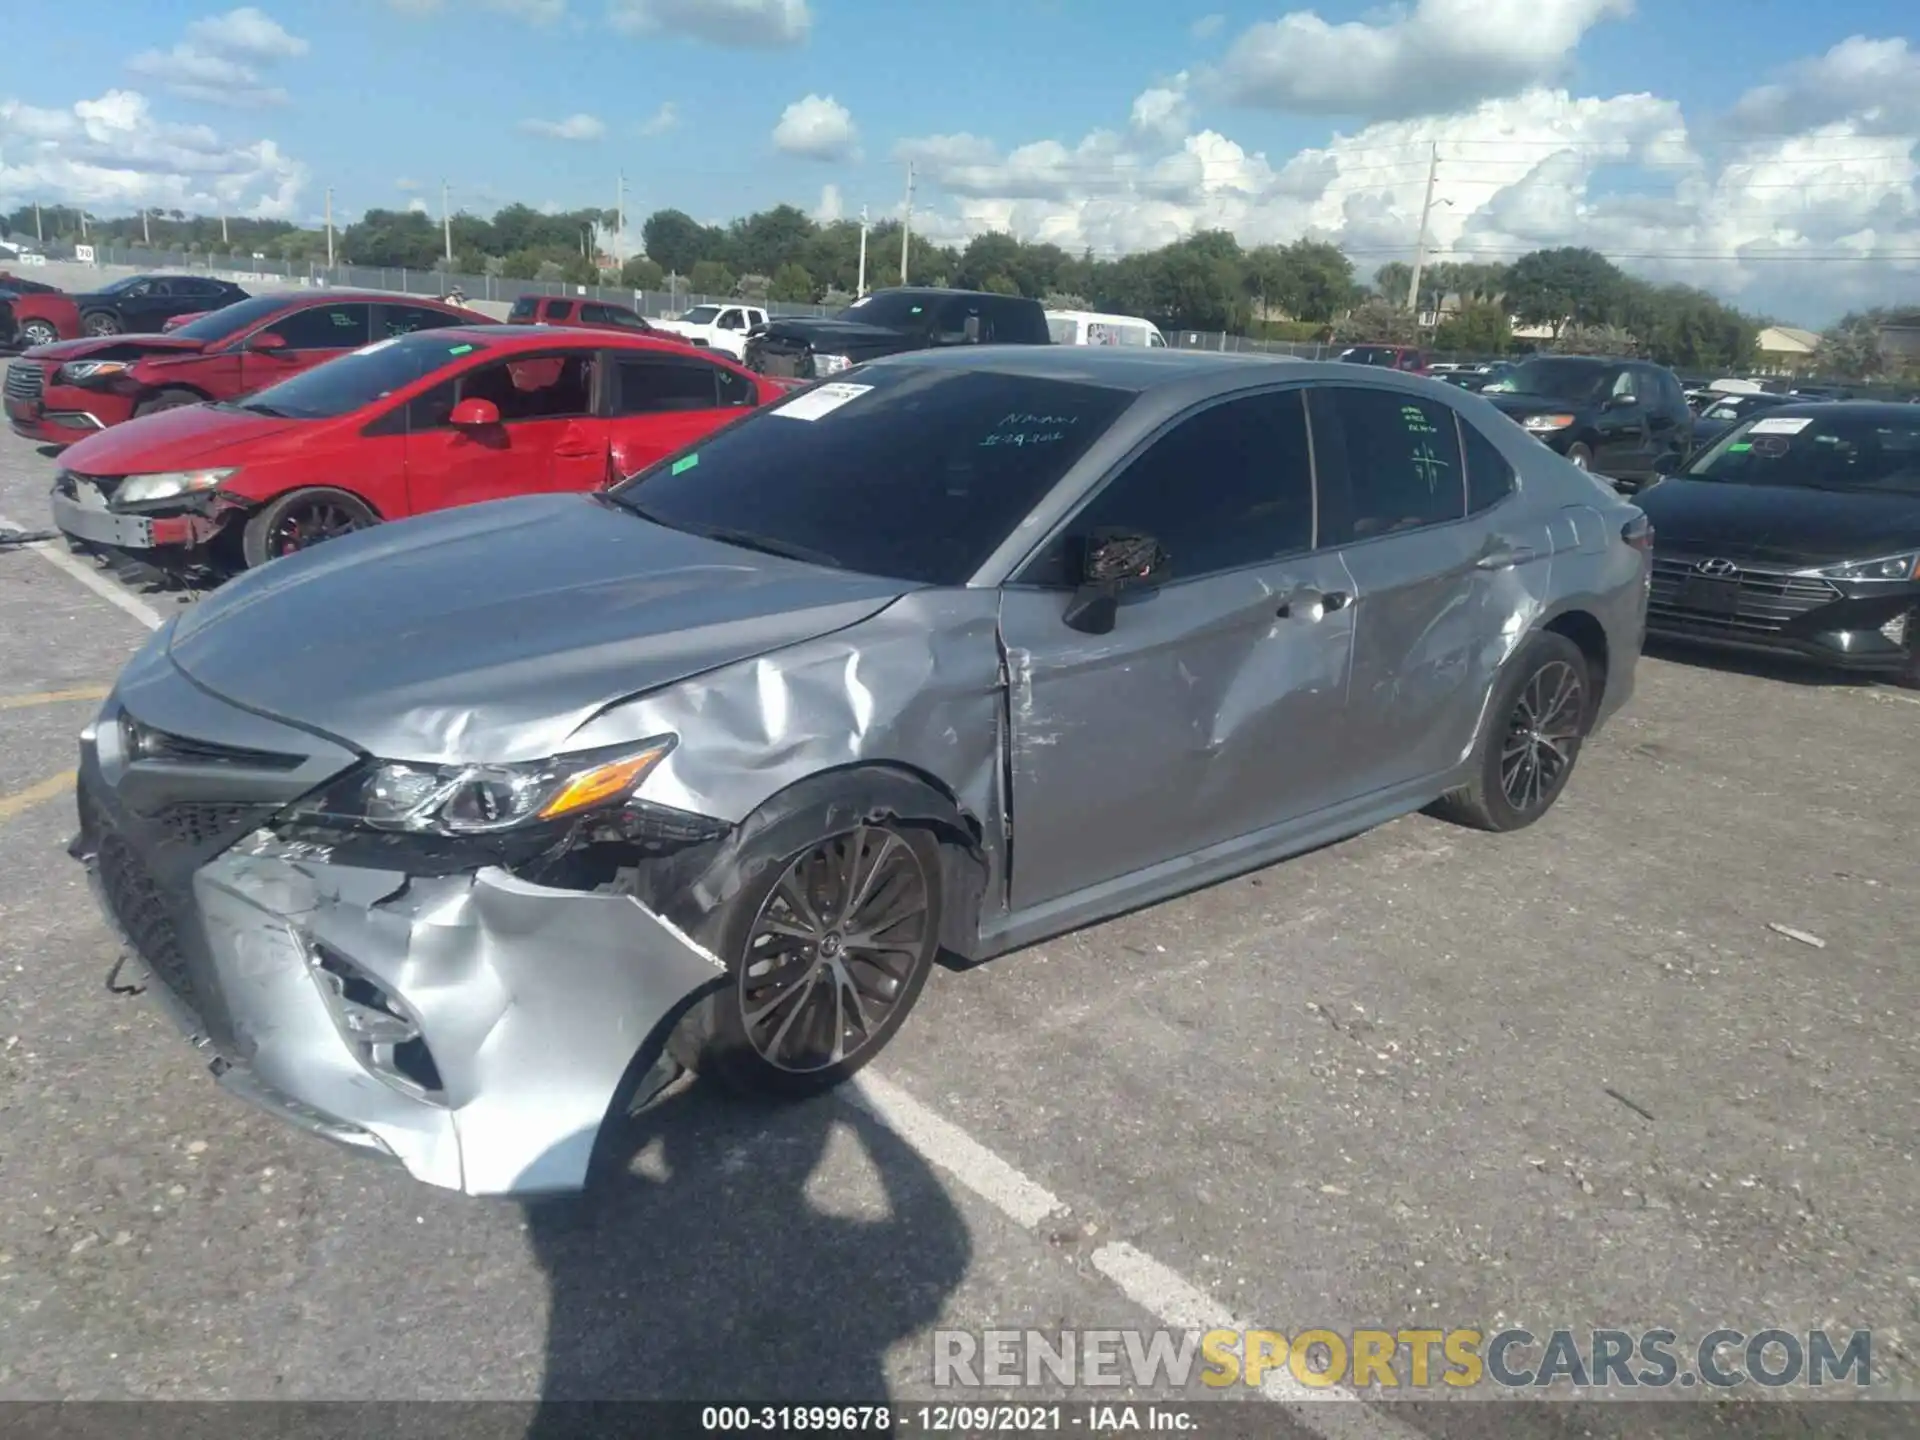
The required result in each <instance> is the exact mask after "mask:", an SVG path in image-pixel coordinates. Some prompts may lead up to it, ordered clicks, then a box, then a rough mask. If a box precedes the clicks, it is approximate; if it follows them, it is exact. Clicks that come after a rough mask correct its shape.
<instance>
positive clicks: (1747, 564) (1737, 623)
mask: <svg viewBox="0 0 1920 1440" xmlns="http://www.w3.org/2000/svg"><path fill="white" fill-rule="evenodd" d="M1634 498H1635V501H1636V502H1637V503H1638V504H1639V505H1641V506H1642V507H1643V508H1644V509H1645V510H1646V512H1647V514H1648V515H1649V516H1650V517H1651V518H1652V520H1653V523H1654V526H1655V528H1656V531H1657V539H1656V540H1655V542H1654V567H1653V595H1652V601H1651V609H1650V610H1649V612H1648V621H1647V627H1648V630H1649V631H1650V632H1651V633H1653V634H1657V635H1666V636H1672V637H1675V638H1679V639H1688V640H1707V641H1713V642H1717V643H1721V644H1732V645H1736V646H1743V647H1759V648H1763V649H1768V650H1777V651H1787V652H1791V653H1794V654H1798V655H1803V656H1807V657H1810V658H1812V659H1815V660H1818V661H1820V662H1822V663H1823V664H1826V665H1831V666H1834V667H1836V668H1840V669H1847V670H1860V671H1875V672H1880V673H1884V674H1888V675H1890V676H1892V677H1894V678H1896V679H1898V680H1900V681H1901V682H1902V683H1904V684H1906V685H1909V686H1920V413H1916V412H1915V411H1914V409H1913V407H1912V406H1910V405H1899V404H1893V403H1889V402H1876V401H1865V400H1857V401H1847V400H1842V401H1830V400H1823V401H1813V402H1801V401H1795V402H1793V403H1790V404H1786V405H1781V406H1777V407H1775V408H1773V409H1770V410H1766V411H1763V412H1762V413H1760V414H1758V415H1754V416H1750V417H1748V418H1747V419H1745V420H1742V421H1740V422H1739V423H1738V424H1736V425H1735V426H1734V427H1733V428H1732V429H1731V430H1729V431H1728V432H1727V433H1726V434H1725V435H1723V436H1721V438H1720V439H1719V441H1718V442H1717V443H1716V444H1714V445H1713V447H1712V448H1711V449H1709V450H1706V451H1705V452H1703V453H1702V454H1701V455H1700V456H1699V458H1697V459H1696V460H1695V461H1694V462H1693V463H1692V464H1691V465H1690V466H1688V467H1687V468H1686V469H1685V470H1683V471H1681V472H1680V473H1679V474H1677V475H1672V476H1668V477H1666V478H1665V479H1662V480H1660V481H1659V482H1658V483H1656V484H1654V485H1652V486H1649V487H1648V488H1647V489H1645V490H1642V491H1641V492H1640V493H1639V494H1638V495H1637V496H1635V497H1634Z"/></svg>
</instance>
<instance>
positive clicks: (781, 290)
mask: <svg viewBox="0 0 1920 1440" xmlns="http://www.w3.org/2000/svg"><path fill="white" fill-rule="evenodd" d="M767 298H768V299H769V300H783V301H786V302H787V303H789V304H794V305H810V304H812V303H813V276H811V275H809V274H808V273H807V272H806V268H805V267H804V266H800V265H795V264H794V263H793V262H792V261H788V262H787V263H786V264H785V265H782V266H781V267H780V268H779V269H778V270H776V271H774V272H773V284H772V285H770V286H768V287H767Z"/></svg>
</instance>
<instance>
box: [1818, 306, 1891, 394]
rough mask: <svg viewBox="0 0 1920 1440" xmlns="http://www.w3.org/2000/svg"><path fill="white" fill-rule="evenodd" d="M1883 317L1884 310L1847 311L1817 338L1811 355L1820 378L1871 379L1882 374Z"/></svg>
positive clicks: (1884, 319) (1883, 352)
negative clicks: (1830, 376)
mask: <svg viewBox="0 0 1920 1440" xmlns="http://www.w3.org/2000/svg"><path fill="white" fill-rule="evenodd" d="M1886 318H1887V312H1886V311H1885V310H1884V309H1878V308H1876V309H1872V310H1866V311H1848V312H1847V313H1846V314H1845V315H1843V316H1841V317H1840V319H1839V320H1838V321H1837V322H1835V323H1834V324H1833V325H1831V326H1829V327H1828V328H1827V330H1826V331H1825V332H1824V333H1823V334H1822V335H1821V336H1820V347H1819V349H1818V350H1816V351H1815V352H1814V364H1815V368H1816V369H1817V370H1818V371H1819V373H1820V374H1822V375H1833V376H1837V377H1838V378H1840V379H1842V380H1872V379H1874V378H1876V377H1877V376H1879V375H1880V374H1882V373H1883V372H1884V371H1885V370H1886V369H1887V356H1886V351H1885V349H1884V348H1883V347H1882V345H1881V340H1880V327H1881V326H1882V325H1883V324H1884V323H1885V322H1886Z"/></svg>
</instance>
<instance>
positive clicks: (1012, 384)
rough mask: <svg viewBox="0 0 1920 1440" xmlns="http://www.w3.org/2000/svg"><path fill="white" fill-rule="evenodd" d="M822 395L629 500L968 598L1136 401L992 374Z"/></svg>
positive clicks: (839, 386)
mask: <svg viewBox="0 0 1920 1440" xmlns="http://www.w3.org/2000/svg"><path fill="white" fill-rule="evenodd" d="M860 374H861V382H860V383H858V384H853V383H848V382H829V383H825V384H817V385H812V386H809V387H807V388H806V389H805V390H801V391H799V392H797V393H795V394H794V395H792V396H790V397H788V398H786V399H784V400H782V401H780V402H779V403H778V404H776V405H772V406H769V407H768V408H767V409H765V410H762V411H759V412H758V413H756V414H753V415H750V416H748V417H747V418H746V419H744V420H742V421H740V422H739V423H737V424H735V425H731V426H729V427H728V428H726V429H725V430H722V431H720V432H718V433H717V434H714V435H711V436H709V437H708V438H707V439H706V441H705V442H704V443H703V444H701V445H699V446H697V447H695V448H693V449H689V450H686V451H683V452H682V453H681V454H679V455H678V456H670V457H668V458H667V459H665V460H662V461H661V462H659V463H658V464H657V465H654V466H653V467H651V468H650V469H647V470H643V471H641V472H640V473H639V474H637V475H635V476H634V477H632V478H631V479H630V480H628V481H626V482H625V483H624V484H622V485H619V486H617V487H615V489H614V490H613V491H612V495H613V497H614V499H615V500H616V501H617V502H618V503H620V504H622V505H625V506H627V507H628V508H630V509H632V510H634V511H636V512H637V513H639V514H641V515H643V516H645V517H646V518H647V519H649V520H652V521H654V522H656V523H658V524H661V525H668V526H671V527H673V528H674V529H678V530H687V531H690V532H692V533H694V534H696V535H710V536H713V537H714V538H716V539H723V540H728V541H730V542H732V543H735V544H740V545H744V546H746V547H747V548H750V549H760V550H766V551H770V552H772V553H774V554H780V555H788V556H792V557H794V558H799V559H806V560H811V561H814V562H816V563H818V564H823V565H832V566H835V567H837V568H840V569H844V570H855V571H859V572H861V573H862V574H868V575H885V576H889V577H892V578H895V579H900V580H909V581H914V582H917V583H921V584H927V585H961V584H964V583H966V581H967V580H968V579H969V578H970V577H971V576H972V575H973V573H974V572H975V571H976V570H978V569H979V568H980V565H981V564H982V563H983V562H984V561H985V560H986V558H987V557H988V556H989V555H991V554H992V553H993V551H994V550H995V549H996V548H997V547H998V546H999V545H1000V544H1001V543H1002V542H1004V541H1005V540H1006V538H1007V537H1008V536H1009V535H1010V534H1012V533H1013V530H1014V528H1015V527H1016V526H1018V525H1019V524H1020V522H1021V521H1022V520H1024V519H1025V518H1026V517H1027V513H1028V512H1029V511H1030V510H1031V509H1032V508H1033V506H1034V505H1035V504H1036V503H1037V502H1038V501H1039V500H1040V499H1041V497H1042V496H1044V495H1045V494H1046V493H1047V492H1048V491H1049V490H1051V489H1052V488H1053V486H1054V484H1055V483H1056V482H1058V481H1059V479H1060V477H1061V476H1062V475H1064V474H1065V473H1066V472H1067V470H1068V468H1069V467H1071V466H1072V464H1073V463H1074V461H1076V460H1078V459H1079V458H1080V456H1081V455H1083V454H1084V453H1085V452H1086V450H1087V447H1088V446H1089V445H1091V444H1092V443H1093V442H1094V441H1095V440H1096V439H1098V438H1099V437H1100V435H1101V434H1102V433H1103V432H1104V431H1105V430H1106V429H1107V428H1108V427H1109V426H1110V425H1112V423H1113V422H1114V420H1115V418H1116V417H1118V416H1119V414H1120V413H1121V412H1122V411H1123V410H1125V409H1126V408H1127V406H1128V405H1129V404H1131V403H1132V401H1133V398H1134V397H1133V395H1132V393H1131V392H1128V391H1123V390H1111V389H1107V388H1105V387H1103V386H1096V385H1081V384H1072V383H1068V382H1065V381H1055V380H1035V379H1032V378H1031V377H1028V376H1021V375H1001V374H995V373H993V372H991V371H978V370H930V369H922V368H919V367H917V366H916V367H900V368H896V369H891V370H888V369H880V370H867V371H862V372H860Z"/></svg>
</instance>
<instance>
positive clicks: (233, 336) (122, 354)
mask: <svg viewBox="0 0 1920 1440" xmlns="http://www.w3.org/2000/svg"><path fill="white" fill-rule="evenodd" d="M495 323H497V322H495V321H492V320H488V319H486V318H484V317H481V316H475V315H472V314H470V313H468V312H466V311H464V310H456V309H454V308H453V307H452V306H448V305H442V304H441V303H440V302H439V301H437V300H409V299H402V298H400V297H398V296H394V295H386V294H380V293H375V292H360V291H351V290H327V291H322V292H320V293H317V294H316V293H315V292H313V291H310V290H294V291H286V292H283V293H280V294H274V295H257V296H255V297H253V298H252V299H250V300H242V301H240V302H239V303H238V304H235V305H229V306H226V307H225V308H224V309H220V310H215V311H212V312H210V313H208V314H206V315H202V316H201V317H200V318H199V319H197V320H195V321H193V322H192V323H191V324H188V325H183V326H181V327H180V328H179V329H178V330H175V331H173V332H172V333H170V334H166V335H108V336H101V337H99V338H96V339H87V340H65V341H61V342H59V343H57V344H54V345H42V346H39V347H37V348H36V349H33V350H29V351H28V352H27V353H26V354H25V355H23V356H21V357H20V358H19V359H17V360H15V361H13V363H12V364H10V365H8V367H7V378H6V384H5V390H4V395H5V402H4V403H5V406H6V412H7V420H8V422H9V423H10V424H11V425H12V426H13V430H14V433H15V434H18V435H24V436H26V437H27V438H28V439H31V440H38V441H40V442H42V443H43V444H50V445H70V444H73V443H74V442H75V441H78V440H84V439H85V438H86V437H87V436H89V435H93V434H97V433H98V432H99V431H101V430H105V429H107V428H108V427H110V426H113V425H119V424H121V423H123V422H125V421H127V420H131V419H133V418H135V417H136V416H142V415H151V414H153V413H154V412H155V411H157V410H170V409H173V408H175V407H176V406H181V405H198V404H201V403H202V402H204V401H208V400H231V399H234V398H236V397H238V396H241V395H245V394H248V393H250V392H252V391H255V390H259V389H263V388H265V387H266V386H268V385H272V384H276V383H277V382H279V381H281V380H285V379H287V378H288V377H289V376H291V375H295V374H298V373H299V372H300V371H302V370H308V369H311V368H312V367H313V366H315V365H318V364H321V363H322V362H323V361H327V360H332V359H334V358H335V357H337V356H340V355H345V354H346V353H347V352H348V351H350V350H358V349H359V348H360V347H361V346H363V345H367V344H370V343H371V342H373V341H375V340H379V339H384V338H386V337H388V336H392V335H405V334H409V333H411V332H412V331H415V330H428V329H435V328H441V327H445V326H448V325H473V324H483V325H491V324H495Z"/></svg>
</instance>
